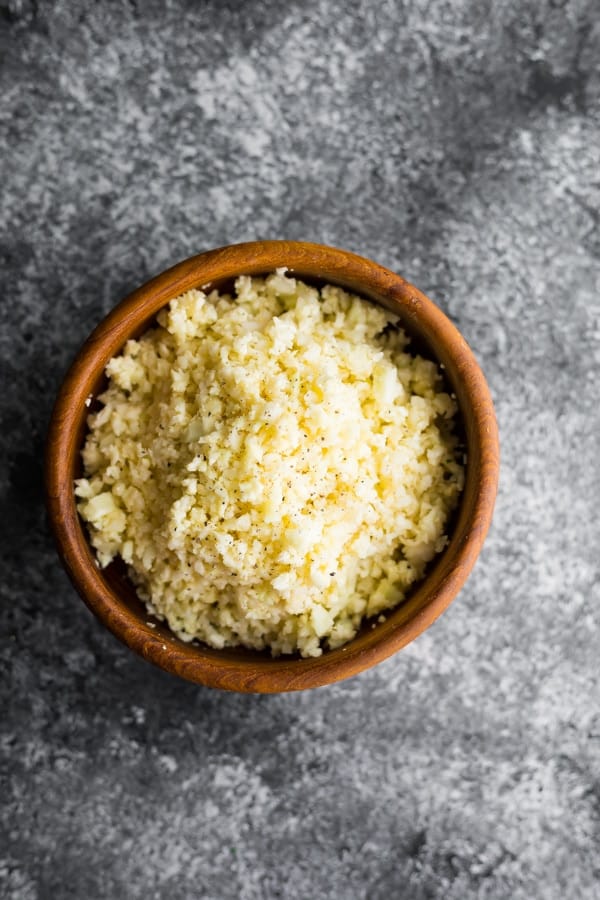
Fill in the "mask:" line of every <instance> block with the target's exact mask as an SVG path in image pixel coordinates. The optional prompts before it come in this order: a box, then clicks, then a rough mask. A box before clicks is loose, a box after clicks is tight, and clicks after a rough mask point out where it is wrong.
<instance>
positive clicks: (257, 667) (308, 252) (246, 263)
mask: <svg viewBox="0 0 600 900" xmlns="http://www.w3.org/2000/svg"><path fill="white" fill-rule="evenodd" d="M279 266H286V267H287V268H288V269H289V270H291V271H292V272H293V273H294V274H296V275H297V276H298V277H300V278H302V277H306V278H311V279H317V280H320V281H323V282H331V283H334V284H338V285H341V286H343V287H345V288H347V289H349V290H351V291H354V292H356V293H358V294H361V295H362V296H364V297H366V298H368V299H371V300H373V301H376V302H379V303H381V304H383V305H385V306H386V307H388V308H389V309H391V310H393V311H394V312H395V313H397V314H398V315H399V316H400V318H401V320H402V323H403V325H404V326H405V327H406V329H407V331H408V332H409V333H410V334H411V335H413V336H414V337H415V339H416V340H417V341H418V342H419V343H421V344H423V345H425V346H426V347H427V348H428V350H429V353H430V355H431V356H432V357H433V358H436V359H437V360H438V361H439V362H440V363H442V364H443V365H444V366H445V370H446V376H447V379H448V382H449V384H450V386H451V387H452V389H453V390H454V391H455V392H456V395H457V398H458V403H459V407H460V411H461V415H462V419H463V422H464V427H465V435H466V443H467V454H468V464H467V471H466V483H465V489H464V492H463V496H462V499H461V504H460V508H459V511H458V515H457V516H456V519H455V523H454V527H453V530H452V533H451V536H450V541H449V544H448V546H447V547H446V549H445V551H444V552H443V553H442V554H441V555H440V557H439V558H438V559H437V561H436V562H435V564H434V566H433V567H432V569H431V570H430V572H429V573H428V575H427V576H426V578H425V579H424V580H423V581H422V582H421V583H420V584H419V585H418V586H417V587H416V589H415V590H414V592H413V593H411V595H410V596H409V598H408V599H407V600H406V601H405V602H404V603H403V604H402V605H401V606H400V607H398V608H397V609H396V610H395V611H393V612H392V613H390V614H389V615H388V618H387V620H386V621H385V622H383V623H378V624H376V626H375V627H374V628H372V627H371V626H370V624H368V625H367V626H366V627H363V629H362V630H361V632H360V633H359V634H358V635H357V637H356V638H354V640H352V641H351V642H350V643H348V644H347V645H346V646H345V647H342V648H339V649H337V650H332V651H327V652H325V653H323V655H322V656H321V657H318V658H313V659H300V658H296V657H293V658H289V657H279V658H277V659H272V658H271V657H270V656H268V654H266V653H258V652H256V651H251V650H244V649H239V650H237V649H236V650H231V649H229V650H222V651H219V650H213V649H211V648H208V647H204V646H201V645H195V644H185V643H183V642H182V641H180V640H179V639H178V638H177V637H176V636H175V635H174V634H173V633H172V632H171V631H170V630H169V629H168V628H167V627H166V626H165V625H164V624H163V623H160V622H158V621H157V620H155V619H153V618H152V617H151V616H149V615H148V613H147V611H146V609H145V607H144V606H143V605H142V604H141V603H140V601H139V600H138V599H137V597H136V596H135V592H134V590H133V588H132V586H131V585H130V584H129V583H128V581H127V579H126V577H124V575H123V573H122V571H121V570H120V569H119V567H118V565H117V566H115V565H112V566H110V567H108V569H106V570H104V571H101V570H100V569H99V568H98V565H97V563H96V560H95V557H94V554H93V551H92V549H91V547H90V544H89V542H88V539H87V535H86V532H85V529H84V526H83V524H82V522H81V520H80V519H79V516H78V514H77V509H76V503H75V496H74V491H73V481H74V478H75V477H76V476H77V474H78V472H79V469H80V449H81V445H82V441H83V437H84V434H85V422H86V418H87V415H88V406H86V400H87V399H88V398H89V397H90V395H92V396H95V395H96V393H97V391H98V389H99V386H100V384H101V383H102V381H103V378H104V368H105V366H106V364H107V362H108V361H109V359H110V358H111V357H112V356H114V355H115V354H116V353H118V352H119V351H120V350H121V348H122V347H123V345H124V343H125V342H126V341H127V340H128V339H129V338H130V337H134V336H138V335H139V334H140V333H141V332H142V331H144V329H145V328H146V327H148V326H149V325H150V323H151V322H152V320H153V318H154V317H155V315H156V313H157V312H158V310H159V309H160V308H161V307H162V306H164V305H165V304H166V303H168V302H169V301H170V300H171V299H172V298H173V297H176V296H177V295H178V294H181V293H182V292H183V291H186V290H188V289H189V288H192V287H208V286H211V287H220V286H222V285H223V284H225V283H227V282H229V281H231V279H232V278H234V277H235V276H237V275H240V274H246V275H257V274H264V273H268V272H271V271H273V270H274V269H275V268H277V267H279ZM498 470H499V445H498V430H497V425H496V418H495V414H494V408H493V403H492V399H491V396H490V393H489V390H488V387H487V384H486V381H485V378H484V376H483V374H482V372H481V370H480V368H479V365H478V364H477V362H476V360H475V357H474V356H473V353H472V352H471V350H470V348H469V347H468V345H467V343H466V341H465V340H464V338H463V337H462V336H461V334H460V333H459V332H458V331H457V329H456V328H455V327H454V325H453V324H452V323H451V322H450V321H449V319H448V318H447V317H446V316H445V315H444V314H443V313H442V312H441V310H439V309H438V307H437V306H435V304H434V303H432V302H431V301H430V300H429V299H428V298H427V297H426V296H425V295H424V294H422V293H421V292H420V291H419V290H418V289H417V288H415V287H414V286H413V285H411V284H409V283H408V282H407V281H405V280H404V279H403V278H401V277H400V276H399V275H397V274H395V273H393V272H391V271H389V270H387V269H385V268H383V267H382V266H379V265H377V264H376V263H374V262H372V261H370V260H367V259H364V258H362V257H360V256H356V255H354V254H352V253H349V252H347V251H344V250H339V249H334V248H331V247H325V246H322V245H318V244H310V243H303V242H292V241H259V242H252V243H245V244H237V245H233V246H229V247H223V248H219V249H216V250H211V251H209V252H207V253H203V254H200V255H198V256H194V257H192V258H190V259H187V260H185V261H183V262H181V263H179V264H178V265H176V266H174V267H173V268H171V269H169V270H168V271H166V272H164V273H163V274H161V275H158V276H157V277H156V278H154V279H152V280H151V281H149V282H148V283H147V284H145V285H143V286H142V287H140V288H139V289H138V290H136V291H134V293H132V294H130V295H129V296H128V297H127V298H125V300H123V301H122V302H121V303H120V304H119V305H118V306H117V307H115V309H114V310H113V311H112V312H111V313H110V314H109V315H108V316H107V317H106V318H105V319H104V320H103V321H102V322H101V323H100V325H99V326H98V327H97V328H96V329H95V330H94V332H93V333H92V334H91V335H90V337H89V338H88V339H87V341H86V342H85V344H84V345H83V347H82V348H81V350H80V351H79V353H78V355H77V357H76V359H75V360H74V362H73V364H72V366H71V368H70V369H69V371H68V373H67V375H66V377H65V379H64V382H63V384H62V387H61V390H60V392H59V395H58V398H57V400H56V404H55V407H54V411H53V414H52V418H51V422H50V428H49V432H48V438H47V446H46V498H47V508H48V513H49V517H50V522H51V525H52V529H53V532H54V535H55V539H56V543H57V547H58V552H59V555H60V557H61V559H62V561H63V564H64V566H65V568H66V570H67V572H68V574H69V576H70V578H71V580H72V582H73V584H74V586H75V587H76V589H77V591H78V592H79V594H80V595H81V597H82V598H83V600H84V601H85V603H86V604H87V605H88V607H89V608H90V609H91V610H92V612H93V613H94V614H95V615H96V616H97V617H98V618H99V619H100V621H101V622H103V623H104V624H105V625H106V626H107V627H108V628H109V629H110V630H111V631H112V632H113V634H115V635H116V636H117V637H118V638H119V639H120V640H122V641H123V642H124V643H125V644H126V645H127V646H129V647H130V648H131V649H132V650H135V651H136V652H137V653H139V654H140V655H141V656H143V657H144V658H145V659H148V660H149V661H151V662H153V663H155V664H156V665H158V666H160V667H162V668H163V669H165V670H167V671H169V672H172V673H174V674H176V675H179V676H181V677H183V678H186V679H188V680H190V681H193V682H197V683H200V684H205V685H208V686H211V687H218V688H222V689H226V690H235V691H243V692H261V693H272V692H279V691H292V690H302V689H305V688H311V687H317V686H320V685H324V684H328V683H332V682H335V681H340V680H341V679H343V678H348V677H350V676H352V675H355V674H357V673H358V672H361V671H363V670H364V669H366V668H369V667H370V666H373V665H375V664H376V663H378V662H380V661H381V660H383V659H386V658H387V657H388V656H390V655H391V654H392V653H395V652H396V651H397V650H399V649H401V648H402V647H403V646H405V645H406V644H407V643H409V642H410V641H411V640H413V639H414V638H415V637H416V636H417V635H418V634H420V633H421V632H422V631H424V630H425V629H426V628H427V627H429V625H431V624H432V622H434V621H435V619H436V618H437V617H438V616H439V615H440V614H441V613H442V612H443V611H444V609H446V607H447V606H448V605H449V604H450V603H451V601H452V600H453V599H454V597H455V596H456V595H457V593H458V592H459V591H460V589H461V587H462V585H463V584H464V582H465V580H466V578H467V577H468V575H469V572H470V571H471V569H472V567H473V565H474V563H475V560H476V559H477V556H478V554H479V551H480V550H481V546H482V544H483V541H484V539H485V536H486V534H487V531H488V528H489V524H490V521H491V517H492V512H493V507H494V501H495V496H496V490H497V483H498Z"/></svg>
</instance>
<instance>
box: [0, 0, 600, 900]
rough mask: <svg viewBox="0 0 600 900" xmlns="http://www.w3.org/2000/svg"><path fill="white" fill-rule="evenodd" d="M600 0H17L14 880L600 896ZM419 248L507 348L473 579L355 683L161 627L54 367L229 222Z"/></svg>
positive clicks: (7, 729)
mask: <svg viewBox="0 0 600 900" xmlns="http://www.w3.org/2000/svg"><path fill="white" fill-rule="evenodd" d="M599 14H600V8H599V6H598V2H597V0H596V2H593V0H592V2H587V0H572V2H561V0H554V2H548V0H538V2H532V0H525V2H520V0H497V2H491V0H484V2H482V0H457V2H450V0H440V2H430V0H416V2H414V3H406V4H403V3H400V2H391V0H379V2H377V3H375V2H370V0H352V2H341V0H306V2H298V0H289V2H287V3H282V2H279V0H250V2H246V3H241V2H239V3H235V2H226V3H219V2H217V0H214V2H197V3H193V2H183V0H170V2H158V0H150V2H142V0H140V2H135V0H131V2H128V3H127V2H122V3H117V2H104V3H91V2H75V0H60V2H59V0H57V2H41V0H40V2H33V0H20V2H17V0H10V2H8V3H7V2H2V3H0V20H1V21H0V29H1V31H0V46H1V51H2V63H1V76H0V77H1V84H0V167H1V174H0V192H1V194H0V197H1V201H0V202H1V207H0V209H1V216H0V224H1V230H2V234H1V246H0V253H1V257H2V281H3V288H2V297H1V306H0V342H1V348H2V349H1V361H2V410H1V425H0V446H1V449H2V455H3V460H2V463H1V465H0V496H1V498H2V510H1V515H0V529H1V532H2V533H1V535H0V552H1V553H2V557H3V561H2V569H1V590H2V606H1V621H2V640H1V643H0V659H1V665H2V675H1V679H0V694H1V712H0V729H1V755H0V765H1V766H2V769H1V775H2V790H1V796H0V804H1V822H2V825H1V829H2V831H1V832H0V857H1V860H0V895H1V896H2V897H7V898H14V900H32V898H52V900H54V898H77V900H79V898H82V897H89V898H111V900H112V898H119V897H131V898H137V897H144V898H162V897H169V898H172V900H178V898H193V897H203V898H204V897H205V898H215V900H221V898H241V900H262V898H293V900H296V898H313V897H327V898H336V900H337V898H340V900H345V898H352V900H353V898H365V900H379V898H392V897H393V898H401V900H402V898H406V900H427V898H440V900H465V898H471V897H477V898H479V897H481V898H494V900H495V898H514V900H531V898H567V900H570V898H576V900H579V898H598V897H600V705H599V702H598V700H599V686H600V654H599V639H600V578H599V556H600V554H599V544H600V541H599V538H600V525H599V517H598V503H599V502H600V480H599V466H598V459H599V455H600V414H599V403H598V396H599V394H600V377H599V372H600V365H599V364H600V293H599V289H600V283H599V282H600V261H599V257H600V233H599V209H600V202H599V201H600V180H599V179H600V168H599V167H600V149H599V148H600V74H599V71H600V70H599V67H598V63H599V59H600V30H599V24H598V23H599V21H600V15H599ZM257 237H289V238H306V239H311V240H316V241H321V242H325V243H332V244H336V245H338V246H342V247H346V248H349V249H352V250H355V251H358V252H360V253H362V254H364V255H367V256H371V257H373V258H375V259H377V260H379V261H380V262H382V263H384V264H386V265H388V266H390V267H392V268H394V269H396V270H398V271H400V272H402V273H403V274H404V275H406V276H407V277H408V278H410V279H411V280H413V281H414V282H416V283H417V284H418V285H419V286H420V287H422V288H423V289H424V290H425V291H428V292H430V293H431V295H432V296H433V297H434V298H436V299H437V301H438V302H439V303H440V305H441V306H442V307H443V308H444V309H445V310H446V311H447V312H448V313H449V315H450V316H451V317H452V318H453V319H454V320H455V321H456V322H457V323H458V325H459V327H460V328H461V329H462V331H463V332H464V334H465V336H466V337H467V339H468V340H469V342H470V343H471V344H472V346H473V348H474V349H475V351H476V353H477V354H478V356H479V358H480V360H481V362H482V364H483V367H484V370H485V372H486V373H487V376H488V378H489V381H490V384H491V387H492V390H493V393H494V396H495V399H496V403H497V412H498V417H499V423H500V429H501V437H502V447H503V470H502V479H501V487H500V494H499V499H498V504H497V513H496V517H495V523H494V526H493V530H492V533H491V535H490V538H489V540H488V543H487V545H486V548H485V551H484V553H483V555H482V557H481V559H480V561H479V563H478V566H477V569H476V571H475V572H474V574H473V576H472V577H471V579H470V581H469V584H468V586H467V587H466V589H465V590H464V591H463V592H462V594H461V596H460V599H459V600H458V601H457V602H456V603H455V604H454V605H453V606H452V607H451V608H450V610H448V612H447V613H446V614H445V615H444V616H443V617H442V618H441V619H440V621H439V622H438V623H437V624H436V625H435V626H434V627H433V628H432V629H431V630H430V631H428V632H427V633H426V634H424V635H423V636H422V637H420V638H419V639H418V640H417V641H416V642H415V643H414V644H412V645H411V646H410V647H408V648H407V649H406V650H405V651H404V652H402V653H401V654H399V655H398V656H397V657H396V658H394V659H391V660H389V661H388V662H386V663H384V664H383V665H381V666H379V667H378V668H377V669H375V670H373V671H370V672H367V673H365V674H363V675H361V676H359V677H357V678H355V679H353V680H351V681H349V682H346V683H343V684H341V685H339V686H337V687H332V688H323V689H320V690H317V691H313V692H308V693H303V694H297V695H288V696H279V697H277V696H275V697H260V696H256V697H254V696H250V697H244V696H236V695H223V694H220V693H217V692H211V691H209V690H204V689H201V688H197V687H194V686H192V685H188V684H184V683H179V682H178V681H177V680H175V679H174V678H172V677H170V676H168V675H166V674H164V673H162V672H160V671H159V670H157V669H154V668H152V667H151V666H149V665H147V664H146V663H144V662H142V661H141V660H139V659H137V658H135V657H134V656H133V655H132V654H131V653H130V652H129V651H127V650H125V649H124V648H123V647H121V646H120V645H119V644H118V643H117V642H116V641H115V640H114V639H113V638H112V637H111V636H110V635H108V634H107V633H105V632H104V631H103V630H102V629H101V628H100V627H99V626H98V625H97V624H96V623H95V622H94V621H93V620H92V617H91V616H90V615H89V614H88V613H87V611H86V610H85V608H84V606H83V604H82V603H80V602H79V600H78V599H77V598H76V596H75V594H74V591H73V590H72V589H71V587H70V585H69V583H68V582H67V578H66V576H65V575H64V574H63V573H62V571H61V569H60V568H59V565H58V562H57V559H56V557H55V554H54V550H53V548H52V545H51V542H50V539H49V537H48V533H47V529H46V524H45V519H44V511H43V507H42V500H41V457H42V446H43V439H44V431H45V427H46V424H47V420H48V416H49V412H50V408H51V403H52V399H53V395H54V394H55V391H56V389H57V386H58V384H59V382H60V379H61V376H62V374H63V373H64V371H65V369H66V367H67V365H68V362H69V360H70V359H71V357H72V355H73V353H74V351H75V350H76V348H77V347H78V345H79V344H80V343H81V341H82V339H83V338H84V337H85V336H86V335H87V333H88V332H89V331H90V329H91V328H92V326H93V325H94V324H95V323H96V322H97V321H98V319H99V318H100V317H101V316H102V315H103V313H105V312H106V311H107V310H108V309H109V308H110V307H111V306H112V305H113V304H114V303H115V302H116V301H117V300H118V299H120V298H121V297H122V296H123V295H124V294H125V293H126V292H128V291H129V290H130V289H132V288H133V287H135V286H137V285H138V284H140V283H141V282H143V281H144V280H145V279H146V278H147V277H148V276H150V275H151V274H154V273H156V272H158V271H160V270H162V269H163V268H165V267H166V266H168V265H171V264H172V263H174V262H176V261H177V260H179V259H181V258H183V257H185V256H187V255H190V254H192V253H195V252H198V251H200V250H202V249H205V248H208V247H212V246H217V245H220V244H224V243H229V242H234V241H240V240H245V239H252V238H257Z"/></svg>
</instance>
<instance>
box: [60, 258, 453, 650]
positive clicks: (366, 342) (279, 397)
mask: <svg viewBox="0 0 600 900" xmlns="http://www.w3.org/2000/svg"><path fill="white" fill-rule="evenodd" d="M234 292H235V296H234V297H233V296H230V295H228V294H219V293H218V292H217V291H212V292H210V293H209V294H208V295H206V294H205V293H204V292H203V291H201V290H189V291H187V292H186V293H184V294H182V295H181V296H180V297H177V298H176V299H174V300H172V301H171V302H170V304H169V305H168V306H167V307H165V308H164V309H163V310H162V311H161V312H160V313H159V314H158V317H157V325H156V327H154V328H151V329H149V330H148V331H147V332H146V333H145V334H143V335H142V337H140V338H139V339H138V340H130V341H128V342H127V344H126V345H125V347H124V349H123V351H122V353H121V354H120V355H118V356H116V357H114V358H113V359H112V360H111V361H110V362H109V364H108V366H107V367H106V375H107V377H108V387H107V389H106V390H105V391H104V392H103V393H102V394H101V396H100V397H99V398H98V400H99V402H100V404H101V408H100V409H99V410H98V411H97V412H93V413H92V414H91V415H90V416H89V419H88V426H89V431H88V434H87V437H86V440H85V444H84V447H83V451H82V457H83V464H84V477H83V478H80V479H78V480H77V481H76V488H75V490H76V495H77V497H78V509H79V512H80V514H81V516H82V518H83V519H84V520H85V522H86V523H87V525H88V530H89V534H90V540H91V543H92V545H93V547H94V548H95V550H96V554H97V558H98V561H99V564H100V565H101V566H106V565H108V564H109V563H110V562H111V561H112V560H113V559H115V558H116V557H121V558H122V560H123V561H124V562H125V563H126V565H127V567H128V571H129V575H130V577H131V580H132V581H133V583H134V584H135V586H136V589H137V592H138V595H139V596H140V598H141V599H142V600H144V601H145V602H146V604H147V606H148V608H149V609H150V611H151V612H153V613H154V614H155V615H156V616H158V617H159V618H161V619H164V620H166V622H167V623H168V625H169V626H170V628H171V629H172V630H173V631H174V632H175V633H176V634H177V635H178V636H179V637H180V638H182V639H183V640H187V641H190V640H193V639H198V640H201V641H203V642H205V643H206V644H208V645H210V646H212V647H216V648H222V647H226V646H240V645H241V646H245V647H251V648H256V649H263V648H269V649H270V651H271V653H272V654H273V655H279V654H287V653H295V652H299V653H300V655H301V656H304V657H310V656H318V655H320V654H321V653H322V652H323V649H324V647H328V648H335V647H339V646H341V645H343V644H345V643H346V642H347V641H349V640H350V639H351V638H352V637H354V635H355V634H356V633H357V631H358V629H359V628H360V626H361V624H362V622H363V620H364V619H365V618H366V617H370V616H376V615H380V614H382V613H384V612H385V611H386V610H389V609H391V608H393V607H395V606H397V605H398V604H399V603H400V602H401V601H402V600H403V599H404V598H405V596H406V594H407V592H408V590H409V589H410V588H411V586H412V585H414V584H415V582H417V581H418V580H419V579H421V578H422V577H423V575H424V573H425V569H426V567H427V564H428V563H429V562H430V561H431V560H432V559H433V557H434V556H435V555H436V554H437V553H439V552H440V551H441V550H442V549H443V548H444V546H445V544H446V542H447V536H446V533H445V532H446V526H447V523H448V520H449V516H450V514H451V513H452V510H453V509H454V508H455V507H456V505H457V503H458V499H459V496H460V493H461V490H462V487H463V477H464V471H463V466H462V465H461V459H462V447H461V445H460V440H459V437H458V435H457V430H456V420H457V406H456V402H455V400H454V398H453V397H452V396H451V395H450V394H449V393H448V392H447V390H446V389H445V386H444V381H443V377H442V373H441V371H440V369H439V368H438V366H437V365H436V364H435V363H433V362H432V361H430V360H427V359H425V358H423V357H421V356H419V355H413V354H411V353H409V352H408V349H407V348H408V344H409V340H408V338H407V336H406V334H405V333H404V332H403V330H402V329H401V327H399V323H398V322H399V320H398V317H397V316H395V315H394V314H393V313H391V312H389V311H388V310H385V309H383V308H382V307H379V306H376V305H374V304H372V303H370V302H368V301H367V300H364V299H363V298H361V297H358V296H355V295H353V294H350V293H348V292H346V291H344V290H343V289H342V288H340V287H336V286H333V285H327V286H325V287H322V288H320V289H318V288H316V287H313V286H311V285H308V284H305V283H304V282H302V281H301V280H299V279H296V278H293V277H291V276H290V275H288V274H286V271H285V270H284V269H278V270H277V271H276V272H274V273H272V274H271V275H269V276H267V277H264V278H262V277H261V278H259V277H253V278H251V277H248V276H241V277H239V278H238V279H237V280H236V282H235V291H234Z"/></svg>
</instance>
